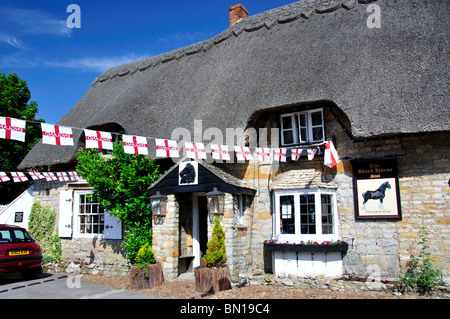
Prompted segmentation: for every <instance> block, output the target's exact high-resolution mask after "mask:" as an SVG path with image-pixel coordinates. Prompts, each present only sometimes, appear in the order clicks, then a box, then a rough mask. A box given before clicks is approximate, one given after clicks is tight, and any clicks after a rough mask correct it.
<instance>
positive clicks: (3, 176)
mask: <svg viewBox="0 0 450 319" xmlns="http://www.w3.org/2000/svg"><path fill="white" fill-rule="evenodd" d="M10 180H11V179H10V178H9V177H8V175H6V173H5V172H0V181H1V182H7V181H10Z"/></svg>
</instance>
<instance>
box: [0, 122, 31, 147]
mask: <svg viewBox="0 0 450 319" xmlns="http://www.w3.org/2000/svg"><path fill="white" fill-rule="evenodd" d="M25 125H26V121H23V120H18V119H13V118H9V117H1V116H0V138H4V139H7V140H16V141H20V142H25Z"/></svg>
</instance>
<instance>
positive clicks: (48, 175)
mask: <svg viewBox="0 0 450 319" xmlns="http://www.w3.org/2000/svg"><path fill="white" fill-rule="evenodd" d="M42 175H44V177H45V179H46V180H47V182H51V181H57V180H58V178H57V177H56V176H55V174H53V173H50V172H47V173H42Z"/></svg>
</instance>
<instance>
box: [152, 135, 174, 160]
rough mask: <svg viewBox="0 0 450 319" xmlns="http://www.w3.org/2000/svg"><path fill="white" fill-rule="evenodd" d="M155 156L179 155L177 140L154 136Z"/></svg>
mask: <svg viewBox="0 0 450 319" xmlns="http://www.w3.org/2000/svg"><path fill="white" fill-rule="evenodd" d="M155 143H156V157H180V154H179V152H178V145H177V141H173V140H164V139H159V138H155Z"/></svg>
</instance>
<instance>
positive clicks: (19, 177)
mask: <svg viewBox="0 0 450 319" xmlns="http://www.w3.org/2000/svg"><path fill="white" fill-rule="evenodd" d="M11 176H12V178H13V180H14V183H20V182H26V181H28V178H27V177H26V176H25V174H24V173H21V172H13V173H11Z"/></svg>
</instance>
